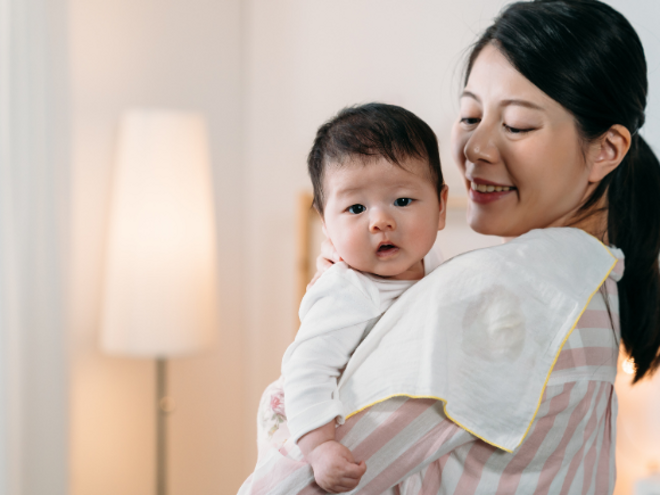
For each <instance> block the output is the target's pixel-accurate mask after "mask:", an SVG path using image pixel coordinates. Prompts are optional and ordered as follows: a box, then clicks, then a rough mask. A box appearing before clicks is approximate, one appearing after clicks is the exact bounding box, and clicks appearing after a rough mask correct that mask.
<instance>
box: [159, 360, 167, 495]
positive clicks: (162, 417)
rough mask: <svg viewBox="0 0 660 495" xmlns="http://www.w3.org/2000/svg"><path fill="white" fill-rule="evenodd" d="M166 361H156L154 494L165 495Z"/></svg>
mask: <svg viewBox="0 0 660 495" xmlns="http://www.w3.org/2000/svg"><path fill="white" fill-rule="evenodd" d="M168 414H169V411H168V397H167V360H165V359H163V358H158V359H156V494H157V495H167V415H168Z"/></svg>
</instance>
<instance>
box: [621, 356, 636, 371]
mask: <svg viewBox="0 0 660 495" xmlns="http://www.w3.org/2000/svg"><path fill="white" fill-rule="evenodd" d="M621 369H622V370H623V372H624V373H627V374H628V375H634V374H635V370H636V368H635V361H633V358H628V359H626V360H625V361H623V363H621Z"/></svg>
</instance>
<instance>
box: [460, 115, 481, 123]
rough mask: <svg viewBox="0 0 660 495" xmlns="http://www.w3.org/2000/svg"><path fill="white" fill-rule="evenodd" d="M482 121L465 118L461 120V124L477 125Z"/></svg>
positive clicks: (475, 118) (474, 118)
mask: <svg viewBox="0 0 660 495" xmlns="http://www.w3.org/2000/svg"><path fill="white" fill-rule="evenodd" d="M480 120H481V119H479V118H477V117H463V118H462V119H461V124H465V125H477V124H478V123H479V121H480Z"/></svg>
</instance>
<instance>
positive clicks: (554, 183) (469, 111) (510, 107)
mask: <svg viewBox="0 0 660 495" xmlns="http://www.w3.org/2000/svg"><path fill="white" fill-rule="evenodd" d="M452 149H453V155H454V159H455V160H456V163H457V164H458V165H459V167H460V169H461V172H462V173H463V176H464V177H465V181H466V184H467V187H468V191H469V193H468V194H469V197H470V201H469V207H468V223H469V224H470V227H472V229H473V230H475V231H477V232H479V233H482V234H488V235H499V236H504V237H513V236H517V235H521V234H524V233H525V232H528V231H529V230H531V229H534V228H544V227H551V226H562V225H566V224H567V223H568V221H569V220H570V219H571V218H572V217H573V215H574V214H575V213H576V211H577V210H578V209H579V207H580V205H581V204H582V203H583V202H584V200H585V199H586V198H587V197H588V196H589V194H590V193H591V191H592V190H593V187H594V185H593V183H591V182H590V167H589V156H590V154H591V153H592V151H591V150H590V149H585V147H584V146H583V144H582V141H581V140H580V138H579V133H578V130H577V127H576V123H575V119H574V118H573V116H572V115H571V114H570V113H569V112H568V111H567V110H566V109H565V108H564V107H562V106H561V105H560V104H559V103H557V102H556V101H555V100H553V99H551V98H550V97H549V96H548V95H546V94H545V93H543V92H542V91H541V90H540V89H539V88H537V87H536V86H535V85H534V84H532V83H531V82H530V81H529V80H528V79H526V78H525V77H524V76H523V75H522V74H520V73H519V72H518V71H517V70H516V69H515V68H514V67H513V66H512V65H511V64H510V63H509V61H508V60H507V59H506V57H505V56H504V55H503V54H502V53H501V52H500V51H499V50H498V49H497V48H496V47H494V46H493V45H488V46H486V47H485V48H484V49H483V50H482V52H481V53H480V54H479V56H478V57H477V59H476V61H475V63H474V65H473V68H472V72H471V73H470V76H469V79H468V82H467V84H466V86H465V90H464V92H463V94H462V96H461V110H460V118H459V121H458V122H457V123H456V124H455V125H454V129H453V133H452Z"/></svg>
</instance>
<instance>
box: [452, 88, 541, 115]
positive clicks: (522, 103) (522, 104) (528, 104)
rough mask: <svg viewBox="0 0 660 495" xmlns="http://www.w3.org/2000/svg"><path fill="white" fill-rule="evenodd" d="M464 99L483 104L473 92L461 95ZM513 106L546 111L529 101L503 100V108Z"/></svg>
mask: <svg viewBox="0 0 660 495" xmlns="http://www.w3.org/2000/svg"><path fill="white" fill-rule="evenodd" d="M464 97H467V98H472V99H473V100H475V101H477V102H478V103H481V99H480V98H479V97H478V96H477V95H475V94H474V93H472V92H471V91H463V93H461V98H464ZM511 105H516V106H519V107H525V108H531V109H533V110H545V108H543V107H542V106H541V105H537V104H536V103H532V102H531V101H529V100H520V99H517V98H512V99H508V100H502V101H501V102H500V106H501V107H508V106H511Z"/></svg>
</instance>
